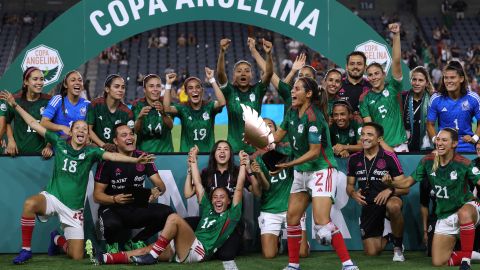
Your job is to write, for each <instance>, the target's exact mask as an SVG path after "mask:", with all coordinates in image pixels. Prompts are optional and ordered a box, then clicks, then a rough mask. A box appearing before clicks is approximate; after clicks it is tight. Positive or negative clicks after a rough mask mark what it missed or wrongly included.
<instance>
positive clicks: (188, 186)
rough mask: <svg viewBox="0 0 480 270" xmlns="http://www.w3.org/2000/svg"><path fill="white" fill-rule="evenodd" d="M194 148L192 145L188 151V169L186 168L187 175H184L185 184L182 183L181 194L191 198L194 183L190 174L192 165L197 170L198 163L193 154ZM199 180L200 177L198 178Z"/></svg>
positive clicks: (193, 191)
mask: <svg viewBox="0 0 480 270" xmlns="http://www.w3.org/2000/svg"><path fill="white" fill-rule="evenodd" d="M196 151H197V150H196V148H195V147H192V148H191V149H190V152H188V159H187V164H188V170H187V177H185V185H183V196H184V197H185V198H186V199H188V198H191V197H192V196H193V195H195V193H196V189H195V185H194V183H193V176H192V167H196V170H197V171H198V163H197V156H196V154H195V155H194V152H196ZM200 182H201V179H200Z"/></svg>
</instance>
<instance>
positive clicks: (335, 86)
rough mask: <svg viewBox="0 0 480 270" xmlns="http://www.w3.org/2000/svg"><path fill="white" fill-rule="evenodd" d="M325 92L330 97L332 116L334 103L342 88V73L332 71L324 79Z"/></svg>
mask: <svg viewBox="0 0 480 270" xmlns="http://www.w3.org/2000/svg"><path fill="white" fill-rule="evenodd" d="M323 84H324V87H325V91H326V92H327V96H328V115H329V116H331V115H332V111H333V103H335V101H336V100H337V99H338V97H337V94H338V91H339V90H340V88H341V87H342V73H341V72H340V71H339V70H338V69H334V68H333V69H330V70H329V71H327V74H325V78H324V79H323Z"/></svg>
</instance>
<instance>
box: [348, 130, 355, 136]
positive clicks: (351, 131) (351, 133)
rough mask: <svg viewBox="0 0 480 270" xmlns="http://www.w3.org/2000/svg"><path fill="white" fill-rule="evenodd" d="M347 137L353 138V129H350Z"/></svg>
mask: <svg viewBox="0 0 480 270" xmlns="http://www.w3.org/2000/svg"><path fill="white" fill-rule="evenodd" d="M348 136H349V137H355V131H354V130H353V129H350V133H348Z"/></svg>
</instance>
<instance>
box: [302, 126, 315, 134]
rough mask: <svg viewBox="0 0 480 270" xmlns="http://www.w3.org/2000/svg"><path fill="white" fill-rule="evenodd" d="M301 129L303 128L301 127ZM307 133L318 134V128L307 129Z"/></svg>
mask: <svg viewBox="0 0 480 270" xmlns="http://www.w3.org/2000/svg"><path fill="white" fill-rule="evenodd" d="M302 128H303V126H302ZM308 132H315V133H317V132H318V128H317V127H316V126H311V127H310V128H309V129H308Z"/></svg>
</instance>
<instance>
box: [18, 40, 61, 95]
mask: <svg viewBox="0 0 480 270" xmlns="http://www.w3.org/2000/svg"><path fill="white" fill-rule="evenodd" d="M29 67H37V68H39V69H40V70H41V71H42V72H43V76H44V78H45V85H49V84H51V83H54V82H56V81H58V79H59V78H60V74H62V69H63V62H62V58H61V57H60V54H59V53H58V51H57V50H56V49H53V48H50V47H48V46H45V45H43V44H41V45H38V46H36V47H34V48H32V49H30V50H28V51H27V52H26V53H25V57H24V58H23V61H22V70H23V71H25V70H26V69H27V68H29Z"/></svg>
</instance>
